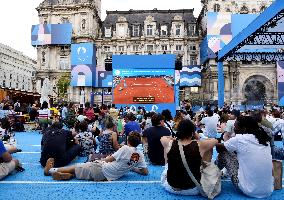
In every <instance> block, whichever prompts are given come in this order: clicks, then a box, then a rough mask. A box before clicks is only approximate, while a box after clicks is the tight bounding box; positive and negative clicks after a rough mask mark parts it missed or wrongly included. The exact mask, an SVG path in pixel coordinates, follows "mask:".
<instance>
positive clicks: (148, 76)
mask: <svg viewBox="0 0 284 200" xmlns="http://www.w3.org/2000/svg"><path fill="white" fill-rule="evenodd" d="M174 74H175V71H174V69H115V70H114V71H113V98H114V99H113V103H115V104H161V103H174V102H175V98H174V96H175V92H174Z"/></svg>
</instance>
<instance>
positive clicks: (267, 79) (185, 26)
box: [36, 0, 277, 104]
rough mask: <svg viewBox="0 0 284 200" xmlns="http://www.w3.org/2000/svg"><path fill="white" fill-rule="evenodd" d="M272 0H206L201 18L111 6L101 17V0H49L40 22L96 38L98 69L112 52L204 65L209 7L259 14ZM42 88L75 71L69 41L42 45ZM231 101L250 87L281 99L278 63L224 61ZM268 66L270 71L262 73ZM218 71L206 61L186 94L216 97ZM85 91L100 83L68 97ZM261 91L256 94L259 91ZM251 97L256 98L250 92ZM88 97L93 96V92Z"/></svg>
mask: <svg viewBox="0 0 284 200" xmlns="http://www.w3.org/2000/svg"><path fill="white" fill-rule="evenodd" d="M271 2H272V0H257V1H247V0H235V1H227V0H201V3H202V5H203V9H202V11H201V13H200V15H199V17H198V18H197V19H196V18H195V17H194V15H193V10H192V9H181V10H157V9H153V10H129V11H107V17H106V19H105V20H104V21H102V20H101V18H100V16H101V0H45V1H43V2H42V3H41V4H40V5H39V6H38V7H37V11H38V16H39V23H48V24H57V23H65V22H70V23H72V24H73V36H72V42H73V43H79V42H93V43H95V44H96V47H97V54H96V57H97V68H98V70H99V69H104V67H105V59H107V58H109V57H111V56H112V55H119V54H125V55H131V54H139V55H145V54H153V55H154V54H164V53H166V54H170V53H171V54H176V55H177V56H178V57H179V58H180V59H181V60H182V63H183V65H184V66H185V65H194V64H199V63H200V61H199V57H200V56H199V45H200V43H201V41H202V40H203V38H204V36H205V33H206V14H207V12H209V11H212V12H213V11H215V12H231V13H260V12H262V10H264V9H265V8H266V7H268V6H269V5H270V4H271ZM37 52H38V58H37V61H38V70H39V71H38V73H37V87H36V88H37V91H40V87H41V84H42V80H43V79H44V78H46V77H47V78H49V80H50V81H51V85H52V88H53V94H51V95H54V96H56V93H57V86H56V85H57V82H58V79H59V78H60V76H61V74H62V73H65V72H68V73H69V72H70V70H71V66H70V45H66V46H38V47H37ZM224 69H225V70H224V73H225V90H226V91H225V98H226V101H227V102H229V101H231V102H235V103H241V102H243V101H245V100H246V99H247V98H248V97H247V96H246V95H247V94H249V93H250V91H251V88H254V87H256V88H258V89H260V88H262V90H264V92H263V94H261V98H262V99H263V98H266V99H275V98H276V96H277V95H276V78H275V77H276V68H275V65H267V64H262V63H225V66H224ZM259 69H263V70H265V71H266V73H265V75H264V73H262V72H263V71H262V70H259ZM217 83H218V79H217V70H216V63H215V61H214V60H209V61H208V62H207V63H205V65H204V66H203V80H202V87H201V88H182V90H181V91H182V92H181V94H182V95H181V96H182V99H184V98H185V99H189V100H191V101H195V103H198V104H201V103H205V102H208V101H211V102H213V101H216V100H217V99H218V95H217V93H218V92H217ZM82 89H83V90H85V94H89V93H90V92H91V91H101V90H102V89H99V88H87V87H86V88H72V87H70V88H69V89H68V96H69V100H72V101H77V102H78V101H79V98H80V91H81V90H82ZM256 95H257V94H256ZM250 98H252V97H250ZM85 99H86V100H87V101H88V100H89V95H86V97H85Z"/></svg>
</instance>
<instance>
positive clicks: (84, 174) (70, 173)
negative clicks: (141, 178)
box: [45, 132, 148, 181]
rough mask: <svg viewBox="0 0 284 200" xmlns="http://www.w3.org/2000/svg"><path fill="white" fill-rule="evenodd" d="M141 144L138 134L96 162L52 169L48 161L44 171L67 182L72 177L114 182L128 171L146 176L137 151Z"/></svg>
mask: <svg viewBox="0 0 284 200" xmlns="http://www.w3.org/2000/svg"><path fill="white" fill-rule="evenodd" d="M140 143H141V136H140V134H139V133H138V132H132V133H130V135H129V136H128V145H124V146H123V147H121V148H120V149H119V150H118V151H117V152H115V153H114V154H113V155H111V156H108V157H107V158H105V159H103V160H101V161H96V162H87V163H84V164H78V165H75V166H71V167H63V168H53V163H54V162H53V159H52V158H50V159H49V160H48V164H47V166H46V169H45V171H48V172H49V173H50V175H52V177H53V179H55V180H69V179H71V178H73V177H74V176H75V177H76V178H77V179H83V180H91V181H114V180H117V179H119V178H120V177H122V176H124V175H125V174H127V173H128V172H129V171H133V172H136V173H138V174H141V175H147V174H148V169H147V164H146V162H145V159H144V155H143V153H142V152H140V151H138V150H137V148H136V147H137V146H138V145H139V144H140Z"/></svg>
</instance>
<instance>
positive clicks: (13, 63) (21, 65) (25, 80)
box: [0, 44, 37, 93]
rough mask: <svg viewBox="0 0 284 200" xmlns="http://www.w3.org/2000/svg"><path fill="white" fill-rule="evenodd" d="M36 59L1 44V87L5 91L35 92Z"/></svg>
mask: <svg viewBox="0 0 284 200" xmlns="http://www.w3.org/2000/svg"><path fill="white" fill-rule="evenodd" d="M36 67H37V65H36V61H35V60H33V59H31V58H29V57H28V56H25V55H23V53H21V52H19V51H17V50H15V49H13V48H11V47H9V46H6V45H4V44H0V72H1V73H0V88H2V90H5V91H14V92H16V91H17V92H19V93H21V92H30V93H32V92H34V90H33V89H34V88H33V85H34V79H35V72H36Z"/></svg>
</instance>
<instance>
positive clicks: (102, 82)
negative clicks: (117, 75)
mask: <svg viewBox="0 0 284 200" xmlns="http://www.w3.org/2000/svg"><path fill="white" fill-rule="evenodd" d="M97 83H98V87H99V88H106V87H112V71H98V81H97Z"/></svg>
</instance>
